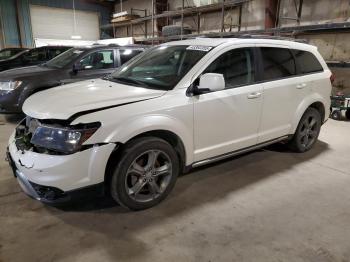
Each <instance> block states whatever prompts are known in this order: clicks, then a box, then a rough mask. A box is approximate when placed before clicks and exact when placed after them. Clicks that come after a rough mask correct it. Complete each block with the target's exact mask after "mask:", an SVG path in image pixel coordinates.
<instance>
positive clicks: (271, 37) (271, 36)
mask: <svg viewBox="0 0 350 262" xmlns="http://www.w3.org/2000/svg"><path fill="white" fill-rule="evenodd" d="M231 37H232V38H255V39H275V40H286V41H293V42H299V43H304V44H307V43H309V42H308V40H306V39H297V38H293V37H285V36H277V35H253V34H237V35H233V36H230V38H231Z"/></svg>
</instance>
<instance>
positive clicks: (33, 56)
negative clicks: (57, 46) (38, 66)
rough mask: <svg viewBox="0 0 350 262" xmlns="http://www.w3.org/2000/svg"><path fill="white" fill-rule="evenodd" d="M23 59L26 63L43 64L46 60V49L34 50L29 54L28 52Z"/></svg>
mask: <svg viewBox="0 0 350 262" xmlns="http://www.w3.org/2000/svg"><path fill="white" fill-rule="evenodd" d="M23 58H24V60H25V61H26V62H43V61H45V60H46V49H45V48H35V49H32V50H30V51H29V52H27V53H26V54H25V55H24V57H23Z"/></svg>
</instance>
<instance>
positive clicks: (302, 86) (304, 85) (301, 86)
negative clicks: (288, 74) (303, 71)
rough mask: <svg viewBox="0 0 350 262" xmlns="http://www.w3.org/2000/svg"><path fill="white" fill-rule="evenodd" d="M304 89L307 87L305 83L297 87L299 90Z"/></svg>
mask: <svg viewBox="0 0 350 262" xmlns="http://www.w3.org/2000/svg"><path fill="white" fill-rule="evenodd" d="M304 87H306V84H305V83H302V84H298V85H297V88H298V89H302V88H304Z"/></svg>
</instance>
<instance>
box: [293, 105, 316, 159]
mask: <svg viewBox="0 0 350 262" xmlns="http://www.w3.org/2000/svg"><path fill="white" fill-rule="evenodd" d="M320 130H321V115H320V113H319V112H318V111H317V110H316V109H314V108H311V107H310V108H308V109H307V110H306V111H305V113H304V115H303V116H302V118H301V120H300V122H299V124H298V127H297V129H296V131H295V134H294V136H293V138H292V140H291V141H290V143H289V146H290V148H291V149H292V150H293V151H295V152H299V153H303V152H306V151H308V150H310V149H311V148H312V147H313V145H314V144H315V143H316V141H317V138H318V136H319V134H320Z"/></svg>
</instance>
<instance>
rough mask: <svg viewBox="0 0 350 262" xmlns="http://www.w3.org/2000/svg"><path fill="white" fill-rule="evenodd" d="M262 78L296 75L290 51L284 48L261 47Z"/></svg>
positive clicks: (270, 78)
mask: <svg viewBox="0 0 350 262" xmlns="http://www.w3.org/2000/svg"><path fill="white" fill-rule="evenodd" d="M260 50H261V55H262V58H263V69H264V72H263V77H264V80H276V79H281V78H285V77H290V76H294V75H296V66H295V61H294V58H293V55H292V53H291V52H290V50H289V49H286V48H275V47H261V48H260Z"/></svg>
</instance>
